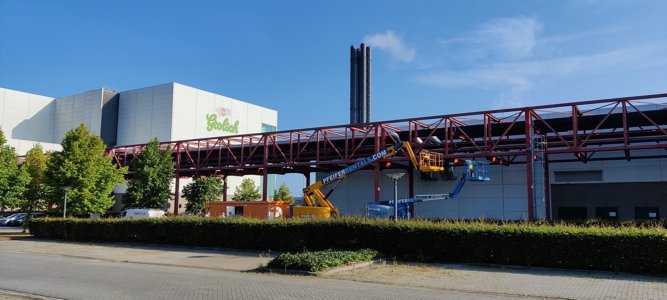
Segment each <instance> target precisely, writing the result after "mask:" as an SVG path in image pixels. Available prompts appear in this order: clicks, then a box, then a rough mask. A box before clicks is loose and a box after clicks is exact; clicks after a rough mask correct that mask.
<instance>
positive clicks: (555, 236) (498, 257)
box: [29, 218, 667, 274]
mask: <svg viewBox="0 0 667 300" xmlns="http://www.w3.org/2000/svg"><path fill="white" fill-rule="evenodd" d="M29 226H30V232H31V233H32V234H33V235H35V236H37V237H48V238H64V239H69V240H76V241H100V242H140V243H156V244H171V245H189V246H204V247H223V248H236V249H257V250H266V249H272V250H278V251H297V252H298V251H303V250H310V251H316V250H325V249H339V250H357V249H365V248H368V249H375V250H378V251H379V252H380V253H382V254H383V255H385V256H387V257H396V258H397V259H405V260H416V261H445V262H466V263H482V264H508V265H523V266H540V267H557V268H579V269H597V270H609V271H626V272H639V273H663V274H665V273H667V229H665V228H661V227H652V228H639V227H632V226H626V227H598V226H586V227H581V226H573V225H558V224H557V225H548V224H540V225H535V224H530V223H512V224H503V223H497V222H481V221H480V222H430V221H418V220H415V221H408V222H398V223H394V222H391V221H389V220H377V219H362V218H339V219H332V220H304V219H288V220H257V219H245V218H229V219H206V218H162V219H143V220H122V219H98V220H88V219H35V220H34V221H33V222H31V223H30V225H29Z"/></svg>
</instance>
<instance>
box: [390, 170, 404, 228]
mask: <svg viewBox="0 0 667 300" xmlns="http://www.w3.org/2000/svg"><path fill="white" fill-rule="evenodd" d="M403 175H405V173H403V172H399V173H389V174H387V176H388V177H389V178H391V179H392V180H393V181H394V222H396V221H398V180H399V179H401V177H403Z"/></svg>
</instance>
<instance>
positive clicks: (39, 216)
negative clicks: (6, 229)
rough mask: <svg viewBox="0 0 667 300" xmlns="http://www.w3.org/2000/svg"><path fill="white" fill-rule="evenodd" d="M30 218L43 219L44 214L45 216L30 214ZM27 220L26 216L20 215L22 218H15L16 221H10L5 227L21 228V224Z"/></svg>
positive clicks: (37, 213)
mask: <svg viewBox="0 0 667 300" xmlns="http://www.w3.org/2000/svg"><path fill="white" fill-rule="evenodd" d="M30 217H31V218H45V217H46V214H45V213H40V212H36V213H31V214H30ZM27 218H28V214H24V215H22V216H20V217H17V218H16V219H14V220H12V221H10V222H9V224H7V226H23V222H25V220H26V219H27Z"/></svg>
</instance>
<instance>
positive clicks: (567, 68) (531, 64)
mask: <svg viewBox="0 0 667 300" xmlns="http://www.w3.org/2000/svg"><path fill="white" fill-rule="evenodd" d="M665 49H667V45H665V44H664V43H657V44H654V45H644V46H636V47H628V48H622V49H616V50H610V51H607V52H603V53H596V54H589V55H572V56H565V57H558V58H552V59H545V60H533V61H518V62H509V63H508V62H500V63H493V64H488V65H483V66H478V67H473V68H469V69H463V70H459V71H444V72H432V73H429V74H424V75H421V76H417V77H416V80H417V81H418V82H421V83H423V84H427V85H432V86H439V87H445V88H447V87H478V88H484V89H491V90H497V91H499V92H500V98H501V99H500V101H497V102H496V106H497V107H508V106H514V105H511V104H517V103H523V102H521V101H517V99H519V98H520V97H521V95H522V94H523V93H525V92H527V91H529V90H530V89H531V88H532V87H533V86H534V85H535V82H536V81H539V80H557V79H558V78H564V77H566V76H574V75H577V76H593V75H598V74H608V73H615V72H625V71H631V70H638V69H643V68H647V67H655V66H659V65H667V59H665V58H664V57H663V53H664V51H665Z"/></svg>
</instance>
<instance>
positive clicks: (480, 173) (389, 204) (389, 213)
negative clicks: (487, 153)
mask: <svg viewBox="0 0 667 300" xmlns="http://www.w3.org/2000/svg"><path fill="white" fill-rule="evenodd" d="M465 167H466V171H465V173H463V175H462V176H461V179H459V181H458V182H457V183H456V186H454V189H453V190H452V192H451V193H449V194H430V195H416V196H415V197H414V198H403V199H398V201H397V202H398V218H399V219H409V218H410V217H411V216H410V212H411V211H412V208H413V206H414V204H415V203H417V202H426V201H434V200H447V199H451V200H456V197H457V196H458V195H459V193H460V192H461V189H463V186H464V185H465V184H466V182H467V181H476V182H484V181H489V180H491V177H489V162H488V161H474V160H466V161H465ZM366 209H367V215H368V217H371V218H393V216H394V200H387V201H375V202H371V203H369V204H368V206H367V207H366Z"/></svg>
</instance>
